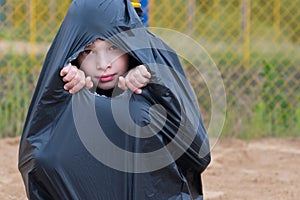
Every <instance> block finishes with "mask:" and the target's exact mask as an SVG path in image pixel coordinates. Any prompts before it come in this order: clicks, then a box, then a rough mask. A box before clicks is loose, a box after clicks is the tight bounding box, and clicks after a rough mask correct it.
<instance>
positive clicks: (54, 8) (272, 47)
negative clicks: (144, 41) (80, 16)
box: [0, 0, 300, 138]
mask: <svg viewBox="0 0 300 200" xmlns="http://www.w3.org/2000/svg"><path fill="white" fill-rule="evenodd" d="M70 2H71V1H70V0H68V1H59V0H52V1H46V0H27V1H25V0H18V1H17V0H10V1H8V0H0V6H1V7H0V50H1V53H0V83H1V87H2V89H1V90H0V102H1V104H0V106H1V107H0V116H1V120H0V136H2V137H6V136H16V135H19V134H20V133H21V131H22V127H23V124H24V120H25V117H26V112H27V110H28V106H29V103H30V100H31V96H32V94H33V90H34V87H35V84H36V82H37V78H38V75H39V72H40V70H41V66H42V64H43V60H44V57H45V54H46V52H47V50H48V48H49V45H50V44H51V41H52V40H53V38H54V35H55V34H56V32H57V30H58V28H59V25H60V23H61V21H62V19H63V17H64V15H65V14H66V11H67V9H68V6H69V4H70ZM147 8H148V9H147V10H148V11H149V12H148V24H149V26H151V27H163V28H168V29H172V30H176V31H178V32H181V33H184V34H186V35H188V36H190V37H191V38H193V39H194V40H195V41H197V42H198V43H199V44H200V45H202V46H203V47H204V48H205V49H206V51H207V52H208V54H209V55H210V56H211V58H212V59H213V60H214V62H215V63H216V65H217V67H218V69H219V70H220V73H221V75H222V78H223V82H224V84H225V89H226V96H227V112H226V122H225V125H224V129H223V132H222V134H223V135H230V136H238V137H243V138H255V137H262V136H299V135H300V105H299V99H300V89H299V88H300V87H299V85H300V56H299V55H300V45H299V44H300V24H299V21H300V12H299V10H300V0H230V1H226V0H185V1H183V0H163V1H158V0H149V1H148V7H147ZM178 43H180V41H178ZM188 50H189V49H187V51H188ZM199 59H200V60H199V62H201V58H199ZM183 63H184V67H185V68H186V72H187V75H188V77H189V78H190V81H191V83H192V85H193V87H194V89H195V93H196V95H197V97H198V100H199V105H200V109H201V111H202V113H203V118H204V121H205V124H206V125H207V124H208V123H209V120H210V117H211V113H210V110H211V99H210V95H209V92H208V89H207V87H206V85H205V81H204V80H203V79H202V78H201V77H200V76H198V75H197V74H198V73H196V72H195V71H193V70H195V66H190V65H189V64H188V63H187V62H183ZM196 67H197V66H196Z"/></svg>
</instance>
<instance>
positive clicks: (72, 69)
mask: <svg viewBox="0 0 300 200" xmlns="http://www.w3.org/2000/svg"><path fill="white" fill-rule="evenodd" d="M77 72H78V69H77V67H75V66H73V65H72V66H70V68H69V71H68V72H67V74H66V75H65V76H64V78H63V81H64V82H68V81H71V80H72V79H73V78H74V77H75V76H76V75H77Z"/></svg>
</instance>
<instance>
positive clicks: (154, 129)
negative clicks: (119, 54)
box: [19, 0, 210, 200]
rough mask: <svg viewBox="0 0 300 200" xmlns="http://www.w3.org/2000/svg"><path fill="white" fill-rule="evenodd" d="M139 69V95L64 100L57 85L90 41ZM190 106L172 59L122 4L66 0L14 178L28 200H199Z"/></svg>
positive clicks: (199, 162)
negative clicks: (143, 71) (143, 78)
mask: <svg viewBox="0 0 300 200" xmlns="http://www.w3.org/2000/svg"><path fill="white" fill-rule="evenodd" d="M97 38H100V39H104V40H107V41H109V42H111V43H113V44H114V45H116V46H118V47H119V48H121V49H123V50H124V51H126V52H128V54H129V55H130V56H131V57H132V58H134V59H135V60H136V61H137V62H138V63H140V64H144V65H146V66H147V67H148V70H149V71H150V72H151V75H152V78H151V81H150V83H149V84H148V85H147V86H146V87H145V88H143V92H142V94H140V95H137V94H134V93H132V92H130V91H124V92H123V93H121V94H118V95H115V96H113V97H111V98H110V97H106V96H101V95H97V94H94V93H92V92H90V91H88V90H87V89H82V90H81V91H80V92H78V93H77V94H75V95H71V94H70V93H69V92H68V91H65V90H64V88H63V85H64V82H63V81H62V78H61V77H60V75H59V72H60V70H61V69H62V67H63V66H66V65H67V64H68V63H70V62H72V61H74V59H76V58H77V56H78V54H79V53H80V52H81V51H83V49H84V48H85V47H86V46H87V45H89V44H91V43H92V42H93V41H94V40H95V39H97ZM209 151H210V148H209V144H208V137H207V135H206V131H205V128H204V126H203V122H202V119H201V115H200V112H199V109H198V105H197V101H196V99H195V97H194V95H193V91H192V89H191V87H190V85H189V83H188V81H187V79H186V76H185V74H184V71H183V68H182V66H181V64H180V61H179V59H178V57H177V55H176V53H175V52H174V51H173V50H172V49H171V48H169V47H168V46H167V45H166V44H165V43H164V42H163V41H162V40H160V39H159V38H157V37H156V36H155V35H153V34H151V33H150V32H149V31H148V30H147V29H146V28H145V27H143V24H142V22H141V21H140V19H139V17H138V16H137V14H136V12H135V11H134V8H133V7H132V5H131V3H130V1H129V0H74V1H73V2H72V4H71V6H70V8H69V10H68V12H67V15H66V17H65V19H64V21H63V23H62V25H61V27H60V29H59V31H58V33H57V35H56V37H55V39H54V41H53V43H52V45H51V47H50V49H49V52H48V53H47V56H46V59H45V62H44V65H43V68H42V71H41V74H40V77H39V80H38V83H37V86H36V89H35V92H34V95H33V98H32V101H31V105H30V107H29V110H28V115H27V118H26V121H25V125H24V129H23V133H22V137H21V142H20V149H19V170H20V172H21V174H22V178H23V180H24V184H25V187H26V192H27V196H28V198H29V199H55V200H59V199H64V200H65V199H86V200H98V199H103V200H107V199H112V200H120V199H138V200H140V199H160V200H161V199H202V185H201V173H202V172H203V171H204V170H205V168H206V167H207V165H208V164H209V162H210V152H209Z"/></svg>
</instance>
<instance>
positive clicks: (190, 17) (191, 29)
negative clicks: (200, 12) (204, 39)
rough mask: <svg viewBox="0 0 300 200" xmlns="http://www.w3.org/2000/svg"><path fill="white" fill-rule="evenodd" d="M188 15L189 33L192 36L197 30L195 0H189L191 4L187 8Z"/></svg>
mask: <svg viewBox="0 0 300 200" xmlns="http://www.w3.org/2000/svg"><path fill="white" fill-rule="evenodd" d="M187 12H188V13H187V16H188V33H189V35H190V36H193V35H194V32H195V22H194V21H195V12H196V2H195V0H189V5H188V9H187Z"/></svg>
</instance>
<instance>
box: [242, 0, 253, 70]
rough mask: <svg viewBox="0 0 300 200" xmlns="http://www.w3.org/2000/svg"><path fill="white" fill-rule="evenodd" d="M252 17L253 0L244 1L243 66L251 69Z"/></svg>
mask: <svg viewBox="0 0 300 200" xmlns="http://www.w3.org/2000/svg"><path fill="white" fill-rule="evenodd" d="M250 16H251V0H242V32H243V40H244V47H243V54H244V57H243V65H244V66H245V67H249V61H250Z"/></svg>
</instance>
